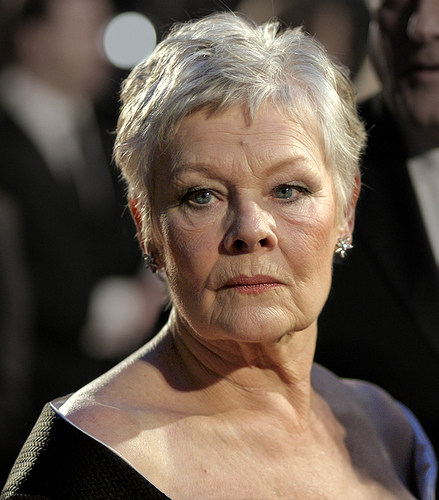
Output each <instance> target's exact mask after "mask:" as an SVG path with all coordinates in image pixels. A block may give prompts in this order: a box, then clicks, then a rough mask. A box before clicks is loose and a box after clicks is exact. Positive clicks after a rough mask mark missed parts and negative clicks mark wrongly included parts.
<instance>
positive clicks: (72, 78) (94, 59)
mask: <svg viewBox="0 0 439 500" xmlns="http://www.w3.org/2000/svg"><path fill="white" fill-rule="evenodd" d="M112 14H113V11H112V6H111V4H110V3H109V1H108V0H52V1H51V2H50V3H49V7H48V12H47V15H46V16H45V17H44V18H41V19H38V20H32V21H29V22H27V23H26V24H25V25H24V26H23V28H22V30H21V32H20V34H19V35H18V36H19V39H18V54H19V56H20V57H21V59H22V60H24V62H25V63H26V64H27V65H28V66H29V67H30V68H31V69H32V70H33V71H34V72H35V73H36V74H37V75H38V76H40V77H41V78H43V79H45V80H46V81H48V82H49V83H50V84H52V85H54V86H56V87H57V88H59V89H61V90H62V91H64V92H66V93H68V94H72V95H75V94H76V95H82V96H86V97H91V98H93V97H97V96H98V95H99V94H100V93H101V92H102V90H103V89H104V88H105V86H106V85H108V78H109V75H110V65H109V63H108V62H107V60H106V58H105V56H104V53H103V49H102V36H103V30H104V28H105V25H106V23H107V22H108V21H109V19H110V17H111V15H112Z"/></svg>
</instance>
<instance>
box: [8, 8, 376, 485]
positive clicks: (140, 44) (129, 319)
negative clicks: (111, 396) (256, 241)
mask: <svg viewBox="0 0 439 500" xmlns="http://www.w3.org/2000/svg"><path fill="white" fill-rule="evenodd" d="M217 10H236V11H240V12H242V13H244V14H246V15H248V16H250V17H252V18H253V19H255V20H256V21H257V22H263V21H265V20H267V19H269V18H271V17H273V16H275V17H278V18H279V19H280V20H281V21H283V22H284V23H285V24H288V25H299V24H300V25H303V26H304V28H305V29H306V31H308V32H310V33H311V34H313V35H315V36H316V37H317V38H318V39H320V40H321V42H322V43H323V44H324V45H325V46H326V47H327V49H328V51H329V52H330V53H331V54H332V55H333V56H334V57H336V58H338V59H339V60H340V61H341V62H343V64H345V65H347V66H348V68H349V70H350V73H351V76H352V78H353V79H354V81H355V83H356V86H357V91H358V96H359V99H363V98H365V97H367V96H368V95H371V94H373V93H375V92H376V91H377V89H378V84H377V80H376V77H375V76H374V74H373V72H372V70H371V68H370V65H369V64H368V61H367V59H365V53H366V36H367V26H368V19H367V12H366V10H365V7H364V5H363V3H362V0H242V1H237V0H222V1H214V0H115V1H114V2H113V1H111V0H0V147H1V154H0V408H1V411H0V452H1V456H0V484H3V483H4V480H5V479H6V475H7V473H8V471H9V469H10V467H11V466H12V462H13V460H14V459H15V457H16V455H17V454H18V451H19V449H20V447H21V445H22V444H23V442H24V440H25V438H26V437H27V435H28V433H29V432H30V430H31V428H32V425H33V423H34V421H35V419H36V418H37V416H38V414H39V412H40V410H41V408H42V406H43V405H44V404H45V403H46V402H47V401H50V400H51V399H53V398H55V397H58V396H63V395H66V394H69V393H70V392H73V391H75V390H76V389H78V388H79V387H81V386H82V385H84V384H85V383H87V382H88V381H90V380H92V379H93V378H95V377H96V376H98V375H99V374H101V373H102V372H103V371H105V370H107V369H108V368H110V367H111V366H113V365H114V364H115V363H117V362H118V361H120V360H121V359H123V357H125V356H126V355H127V354H128V353H130V352H132V351H133V350H135V349H136V348H138V347H140V346H141V345H142V344H143V343H144V342H145V341H146V340H148V339H149V338H151V337H152V336H153V335H154V334H155V333H156V332H157V331H158V330H159V329H160V327H161V326H162V325H163V323H164V322H165V320H166V315H167V313H166V310H165V304H166V289H165V286H164V284H163V283H162V282H161V281H160V279H159V278H157V277H156V275H153V274H151V273H149V272H145V271H144V270H143V268H142V258H141V257H142V256H141V253H140V249H139V246H138V244H137V242H136V238H135V228H134V225H133V223H132V221H131V217H130V215H129V213H128V212H127V209H126V202H125V197H124V188H123V185H122V184H121V182H120V180H119V178H118V174H117V172H116V169H115V167H114V165H113V163H112V161H111V149H112V143H113V131H114V129H115V126H116V120H117V111H118V106H119V100H118V95H119V89H120V84H121V82H122V81H123V79H124V78H125V76H127V74H128V72H129V71H130V69H131V68H132V67H133V66H134V65H135V64H137V63H138V62H140V61H141V60H142V59H144V58H145V57H147V56H148V55H149V54H150V53H151V52H152V50H153V49H154V47H155V45H156V44H157V43H158V42H159V41H160V40H161V39H162V37H163V35H164V34H165V33H166V32H167V30H168V29H169V27H170V26H171V25H172V24H173V23H174V22H178V21H186V20H188V19H191V18H194V17H200V16H203V15H206V14H208V13H210V12H212V11H217Z"/></svg>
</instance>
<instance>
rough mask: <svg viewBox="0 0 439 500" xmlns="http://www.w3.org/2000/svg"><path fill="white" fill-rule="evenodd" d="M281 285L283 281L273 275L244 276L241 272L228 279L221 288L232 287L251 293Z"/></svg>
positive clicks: (238, 290) (241, 291)
mask: <svg viewBox="0 0 439 500" xmlns="http://www.w3.org/2000/svg"><path fill="white" fill-rule="evenodd" d="M282 285H284V283H282V282H281V281H279V280H278V279H277V278H274V277H273V276H267V275H264V274H257V275H255V276H246V275H244V274H241V275H238V276H234V277H233V278H231V279H230V280H228V281H227V282H226V283H225V284H224V285H223V286H222V287H221V288H223V289H232V290H235V291H237V292H239V293H244V294H251V293H262V292H266V291H270V290H273V289H274V288H277V287H279V286H282Z"/></svg>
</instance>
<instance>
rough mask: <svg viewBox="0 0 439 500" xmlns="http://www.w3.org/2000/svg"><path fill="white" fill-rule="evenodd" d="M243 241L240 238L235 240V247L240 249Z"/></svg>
mask: <svg viewBox="0 0 439 500" xmlns="http://www.w3.org/2000/svg"><path fill="white" fill-rule="evenodd" d="M244 245H245V243H244V242H243V241H242V240H236V241H235V248H236V249H237V250H242V249H243V248H244Z"/></svg>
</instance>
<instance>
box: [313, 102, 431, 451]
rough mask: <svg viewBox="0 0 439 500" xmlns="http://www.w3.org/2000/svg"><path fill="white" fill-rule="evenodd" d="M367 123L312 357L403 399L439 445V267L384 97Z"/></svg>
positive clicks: (368, 112) (368, 106)
mask: <svg viewBox="0 0 439 500" xmlns="http://www.w3.org/2000/svg"><path fill="white" fill-rule="evenodd" d="M360 113H361V115H362V116H363V117H364V119H365V121H366V124H367V128H368V131H369V134H370V136H369V143H368V147H367V151H366V154H365V156H364V159H363V178H362V182H363V188H362V193H361V197H360V201H359V205H358V210H357V218H356V225H355V231H354V249H353V250H351V254H350V255H349V256H348V257H347V259H346V260H345V261H343V262H341V263H339V264H336V265H335V269H334V280H333V287H332V291H331V294H330V297H329V300H328V303H327V305H326V306H325V309H324V311H323V313H322V315H321V317H320V321H319V339H318V343H317V352H316V360H317V361H318V362H320V363H322V364H323V365H324V366H326V367H328V368H330V369H331V370H333V371H334V372H336V373H337V374H339V375H341V376H344V377H354V378H361V379H366V380H370V381H372V382H375V383H376V384H378V385H380V386H382V387H383V388H385V389H387V390H388V391H389V392H390V393H391V394H392V395H393V396H394V397H396V398H397V399H399V400H400V401H402V402H403V403H405V404H406V405H407V406H409V407H410V408H411V410H412V411H413V412H414V413H415V414H416V416H417V417H418V418H419V419H420V421H421V423H422V424H423V426H424V428H425V429H426V431H427V433H428V435H429V436H430V438H431V440H432V442H433V445H434V446H435V448H436V450H439V431H438V429H439V272H438V269H437V267H436V263H435V260H434V257H433V254H432V251H431V248H430V246H429V242H428V239H427V235H426V232H425V228H424V226H423V222H422V219H421V215H420V211H419V207H418V204H417V201H416V198H415V194H414V191H413V188H412V186H411V183H410V179H409V176H408V172H407V169H406V154H405V149H404V143H403V140H402V137H401V136H400V134H399V132H398V129H397V126H396V124H395V123H394V121H393V119H392V117H391V116H390V114H389V112H388V111H387V110H386V109H385V107H384V105H383V102H382V99H381V96H377V97H375V98H373V99H372V100H370V101H369V102H367V103H365V104H364V106H362V107H361V109H360Z"/></svg>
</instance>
